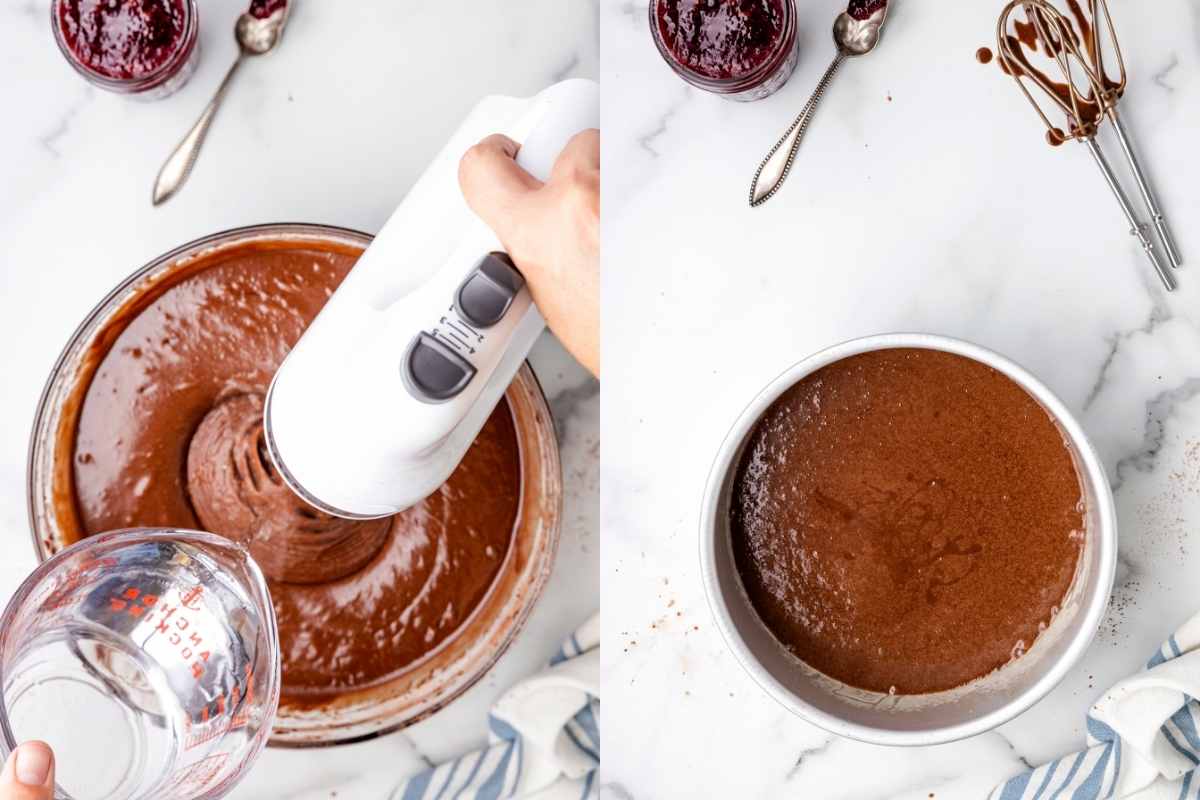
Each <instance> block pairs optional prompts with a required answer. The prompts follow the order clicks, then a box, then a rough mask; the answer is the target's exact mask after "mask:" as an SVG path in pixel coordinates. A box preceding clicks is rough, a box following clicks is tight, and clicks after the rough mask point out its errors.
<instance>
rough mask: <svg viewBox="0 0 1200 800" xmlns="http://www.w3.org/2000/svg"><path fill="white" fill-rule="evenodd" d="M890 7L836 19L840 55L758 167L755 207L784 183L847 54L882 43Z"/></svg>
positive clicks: (752, 192)
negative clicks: (862, 15)
mask: <svg viewBox="0 0 1200 800" xmlns="http://www.w3.org/2000/svg"><path fill="white" fill-rule="evenodd" d="M856 4H857V5H860V6H862V5H864V4H863V3H861V2H858V3H856V2H855V0H851V6H852V7H853V6H855V5H856ZM887 11H888V4H887V3H886V2H885V3H883V4H882V6H881V7H880V8H879V9H878V10H876V11H875V12H874V13H872V14H871V15H870V16H869V17H867V18H866V19H856V18H855V17H854V16H851V14H850V13H849V11H843V12H842V13H841V14H838V17H837V19H836V20H834V22H833V43H834V45H836V46H837V55H836V56H834V58H833V63H832V64H830V65H829V69H827V70H825V74H824V75H823V76H822V77H821V81H820V82H819V83H818V84H817V89H816V91H814V92H813V94H812V97H810V98H809V99H808V102H807V103H805V104H804V108H803V109H802V110H801V111H800V115H799V116H797V117H796V120H795V122H793V123H792V124H791V127H789V128H788V129H787V130H786V131H785V132H784V134H783V136H782V137H781V138H780V140H779V141H778V142H776V143H775V146H774V147H772V148H771V152H769V153H767V157H766V158H765V159H763V162H762V163H761V164H759V165H758V171H757V172H755V173H754V181H753V183H751V184H750V207H751V208H755V207H757V206H760V205H762V204H763V203H765V202H767V201H768V200H770V199H771V198H772V197H774V196H775V193H776V192H778V191H779V188H780V187H781V186H783V182H784V181H785V180H787V176H788V173H789V172H791V170H792V162H793V161H795V160H796V152H797V151H798V150H799V149H800V141H801V140H802V139H803V138H804V133H805V131H807V130H808V123H809V122H811V121H812V118H813V114H814V113H815V112H816V110H817V104H818V103H820V102H821V97H822V96H823V95H824V94H825V89H827V88H828V87H829V82H830V81H832V80H833V76H834V75H835V74H836V73H837V71H838V68H840V67H841V66H842V62H844V61H845V60H846V59H847V58H849V57H851V56H862V55H866V54H867V53H869V52H871V51H872V50H874V49H875V45H877V44H879V35H880V33H881V31H882V29H883V22H884V20H885V19H887Z"/></svg>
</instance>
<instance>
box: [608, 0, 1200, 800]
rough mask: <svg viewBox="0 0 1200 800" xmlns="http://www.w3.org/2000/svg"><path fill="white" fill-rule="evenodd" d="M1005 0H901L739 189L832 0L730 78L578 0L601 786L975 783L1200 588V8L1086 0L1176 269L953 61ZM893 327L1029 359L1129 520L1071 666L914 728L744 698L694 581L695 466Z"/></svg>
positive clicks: (875, 787) (1019, 764)
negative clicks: (592, 94)
mask: <svg viewBox="0 0 1200 800" xmlns="http://www.w3.org/2000/svg"><path fill="white" fill-rule="evenodd" d="M1001 5H1002V3H1001V2H1000V0H996V2H992V3H981V2H978V1H976V2H970V3H966V2H962V3H948V2H939V1H938V0H894V3H893V6H894V8H893V10H892V14H891V17H890V19H889V22H888V30H887V32H886V34H885V38H884V40H883V42H882V43H881V45H880V47H879V49H878V51H877V52H876V53H874V54H872V55H871V56H869V57H867V58H864V59H862V60H857V61H852V62H850V63H848V64H846V65H845V66H844V67H843V69H842V71H841V73H840V74H839V75H838V77H837V80H836V81H835V82H834V85H833V86H832V87H831V89H830V91H829V92H828V93H827V95H826V97H825V100H824V103H823V106H822V107H821V109H820V112H819V114H818V116H817V118H816V120H815V121H814V122H813V125H812V127H811V129H810V131H809V134H808V139H807V141H806V142H805V144H804V146H803V148H802V151H801V153H800V155H799V159H798V161H797V164H796V166H795V169H794V171H793V174H792V176H791V178H790V180H789V182H788V184H787V185H786V186H785V188H784V189H783V191H782V192H781V193H780V194H779V195H778V196H777V197H776V198H774V199H773V200H772V201H771V202H770V203H769V204H768V205H766V206H765V207H763V208H761V209H757V210H754V211H750V210H749V209H748V208H747V206H746V195H747V190H748V187H749V183H750V178H751V176H752V175H753V173H754V168H755V167H756V166H757V163H758V160H759V159H760V158H761V157H762V155H764V154H765V152H766V150H767V148H768V147H769V146H770V145H771V143H772V142H773V141H774V140H775V139H776V138H777V137H778V136H779V135H780V133H782V131H783V129H784V128H785V127H786V126H787V125H788V124H789V122H790V121H791V119H792V118H793V116H794V115H795V114H796V113H797V112H798V111H799V109H800V107H801V106H802V105H803V103H804V101H805V100H806V99H807V97H808V95H809V93H810V92H811V91H812V89H813V87H814V85H815V84H816V81H817V79H818V78H819V77H820V75H821V73H822V72H823V71H824V70H825V68H826V66H827V64H828V62H829V59H830V58H831V57H832V43H831V42H830V38H829V29H830V25H831V23H832V20H833V18H834V16H835V14H836V12H837V10H838V8H837V6H838V3H837V1H836V0H798V6H799V10H800V33H799V35H800V48H801V55H800V63H799V67H798V69H797V71H796V74H795V76H794V77H793V78H792V80H791V82H790V83H788V84H787V86H785V87H784V88H783V90H781V91H780V92H779V93H778V94H776V95H775V96H773V97H771V98H770V99H768V100H765V101H762V102H758V103H753V104H749V105H742V104H736V103H730V102H726V101H724V100H721V99H720V98H718V97H715V96H713V95H709V94H705V93H703V92H700V91H697V90H694V89H691V88H689V87H688V86H686V85H685V84H684V83H682V82H681V81H680V80H679V79H678V78H676V77H675V76H674V74H673V73H672V72H671V71H670V70H669V69H668V67H667V66H666V65H665V64H664V63H663V62H662V60H661V58H660V57H659V55H658V53H657V51H656V50H655V48H654V46H653V44H652V42H651V40H650V35H649V30H648V24H647V13H646V2H645V0H632V1H631V0H603V2H602V5H601V31H602V39H601V49H602V52H603V59H602V71H601V75H602V77H601V80H602V83H603V85H604V96H605V107H604V126H605V136H604V237H605V238H604V246H605V251H604V258H605V287H604V288H605V307H606V310H608V313H607V314H606V317H605V326H604V348H605V354H606V357H605V375H604V380H605V398H606V400H605V403H604V411H603V418H604V437H605V448H604V465H603V468H602V482H603V486H604V489H603V495H602V501H601V516H602V519H603V527H602V536H603V539H604V552H603V559H602V563H603V573H602V578H601V585H602V588H603V593H604V633H605V641H606V648H605V654H604V657H605V674H606V685H605V691H604V696H605V706H606V707H605V717H606V719H609V720H614V719H616V720H619V721H620V723H619V724H620V728H621V732H620V735H619V736H615V737H614V736H609V737H606V741H605V765H604V787H605V789H604V791H605V794H606V796H607V797H611V798H637V800H649V799H650V798H674V797H706V798H707V797H713V798H724V797H737V798H782V797H803V798H821V799H822V800H860V799H861V800H866V799H867V798H884V797H900V798H912V799H914V800H916V799H919V800H927V798H930V797H934V796H936V797H937V798H941V799H944V798H949V797H963V798H967V797H981V796H983V794H984V792H985V790H987V789H990V787H991V786H992V785H994V784H995V783H996V782H997V781H999V780H1001V779H1002V778H1005V777H1007V776H1009V775H1012V774H1014V773H1016V772H1018V771H1020V770H1021V769H1023V766H1024V765H1025V764H1027V763H1032V764H1038V763H1042V762H1044V761H1047V760H1050V759H1052V758H1055V757H1057V756H1059V755H1062V754H1064V753H1066V752H1069V751H1072V750H1075V749H1077V748H1078V747H1079V746H1081V745H1082V741H1083V729H1082V725H1083V720H1084V714H1085V712H1086V710H1087V708H1088V706H1089V705H1090V704H1091V703H1092V701H1093V700H1094V699H1095V698H1096V697H1097V695H1098V694H1099V693H1100V692H1101V691H1102V690H1103V689H1104V688H1106V687H1107V686H1108V685H1110V684H1112V683H1114V682H1115V681H1117V680H1118V679H1120V678H1122V677H1124V676H1126V675H1127V674H1130V673H1132V672H1133V671H1135V670H1136V669H1137V668H1138V667H1139V666H1140V665H1142V664H1143V663H1144V662H1145V660H1146V659H1147V658H1148V657H1149V655H1150V653H1151V652H1152V651H1153V650H1154V649H1155V648H1157V647H1158V645H1159V643H1160V642H1161V641H1162V640H1163V639H1164V638H1165V637H1166V636H1167V634H1169V633H1170V632H1171V631H1172V630H1173V629H1174V628H1175V627H1176V626H1177V625H1178V624H1179V623H1180V622H1182V621H1183V620H1184V619H1186V618H1187V617H1188V616H1190V615H1191V614H1192V613H1193V612H1195V611H1197V610H1198V609H1200V583H1198V582H1197V581H1196V579H1195V576H1196V574H1197V570H1198V569H1200V272H1198V271H1197V270H1198V269H1200V233H1197V228H1196V226H1195V224H1194V223H1195V221H1196V219H1197V218H1198V217H1200V193H1198V192H1197V188H1196V187H1197V186H1198V185H1200V161H1198V160H1197V159H1195V158H1194V157H1193V153H1192V151H1193V150H1194V140H1195V132H1196V130H1197V129H1198V128H1200V69H1198V68H1200V33H1198V32H1200V5H1198V4H1197V3H1196V2H1194V0H1162V1H1161V2H1159V3H1155V4H1154V15H1153V17H1151V15H1149V14H1147V13H1144V12H1145V8H1146V6H1145V4H1144V3H1140V2H1137V0H1111V2H1110V6H1111V8H1112V13H1113V15H1114V17H1115V20H1116V24H1117V26H1118V29H1119V32H1120V35H1121V43H1122V45H1123V48H1124V51H1125V56H1126V59H1127V62H1128V66H1129V71H1130V87H1129V91H1128V95H1127V97H1126V99H1125V101H1124V106H1123V107H1124V116H1125V118H1126V121H1127V122H1128V124H1129V126H1130V127H1131V128H1132V130H1133V133H1134V136H1135V138H1136V141H1137V142H1138V144H1139V146H1140V150H1141V151H1142V153H1143V155H1144V156H1145V161H1146V164H1147V165H1148V167H1149V169H1150V171H1151V174H1152V175H1153V176H1154V178H1155V179H1156V183H1157V185H1158V188H1159V192H1160V195H1161V198H1162V202H1163V204H1164V206H1165V209H1166V211H1167V214H1168V216H1169V218H1170V219H1171V220H1172V221H1173V223H1174V228H1175V231H1176V234H1177V237H1178V239H1179V243H1180V246H1181V248H1182V250H1183V253H1184V256H1185V259H1187V260H1188V262H1189V266H1187V267H1185V269H1183V270H1182V271H1181V272H1180V273H1179V277H1180V281H1181V283H1182V288H1181V289H1180V291H1178V292H1177V293H1175V294H1174V295H1167V294H1165V293H1164V292H1163V291H1162V290H1161V289H1160V287H1159V284H1158V281H1157V279H1156V278H1155V277H1154V275H1153V273H1152V272H1151V271H1150V270H1149V268H1148V266H1147V265H1146V263H1145V262H1144V256H1143V255H1142V253H1141V251H1140V250H1139V249H1138V247H1137V246H1136V244H1135V242H1134V240H1133V239H1132V237H1130V236H1129V234H1128V228H1127V226H1126V225H1125V222H1124V220H1123V218H1122V217H1121V215H1120V212H1119V210H1118V209H1117V207H1116V205H1115V203H1114V200H1113V198H1112V196H1111V195H1110V194H1109V192H1108V190H1107V188H1105V187H1104V185H1103V184H1102V182H1101V178H1100V176H1099V175H1098V174H1097V172H1096V170H1095V166H1094V165H1093V164H1092V162H1091V159H1090V158H1089V156H1088V155H1087V153H1086V152H1085V151H1084V149H1083V148H1082V147H1080V146H1078V145H1071V146H1067V147H1064V148H1061V149H1058V150H1054V149H1051V148H1049V147H1047V146H1046V145H1045V144H1044V141H1043V133H1044V132H1043V130H1042V129H1041V128H1040V127H1039V126H1040V122H1038V120H1037V119H1036V117H1035V116H1034V115H1033V112H1032V110H1031V109H1030V108H1029V107H1028V105H1027V104H1026V101H1025V100H1024V99H1023V98H1022V96H1021V95H1020V93H1019V92H1018V91H1017V89H1016V87H1015V86H1013V85H1012V83H1011V81H1009V80H1008V79H1007V78H1005V77H1003V76H1002V75H1001V74H1000V73H999V71H998V70H997V68H996V66H995V65H994V64H993V65H991V66H989V67H984V66H981V65H979V64H977V63H976V62H975V58H974V55H975V51H976V49H977V48H978V47H980V46H983V45H986V44H989V42H990V41H992V40H993V39H994V28H995V23H996V17H995V15H996V14H997V13H998V12H999V10H1000V6H1001ZM1110 152H1111V153H1112V155H1113V158H1114V159H1115V160H1118V161H1119V159H1118V158H1117V151H1116V150H1115V149H1113V150H1110ZM1135 196H1136V195H1135ZM614 307H619V308H620V314H619V315H614V314H613V313H612V312H611V309H613V308H614ZM888 331H925V332H933V333H940V334H946V335H951V336H957V337H960V338H964V339H968V340H971V341H974V342H977V343H979V344H982V345H985V346H987V347H990V348H992V349H995V350H998V351H1000V352H1001V353H1004V354H1006V355H1007V356H1009V357H1010V358H1012V359H1014V360H1016V361H1018V362H1019V363H1021V364H1023V365H1024V366H1026V367H1027V368H1029V369H1030V370H1032V371H1033V372H1034V373H1035V374H1037V375H1038V376H1040V377H1041V378H1042V379H1043V380H1044V381H1045V382H1046V383H1047V384H1049V386H1050V387H1051V388H1052V389H1053V390H1054V391H1055V392H1056V393H1058V394H1059V396H1060V397H1062V398H1063V399H1064V401H1065V402H1066V403H1067V405H1068V406H1069V407H1070V408H1071V409H1072V410H1073V411H1074V412H1075V413H1077V414H1078V416H1079V418H1080V420H1081V422H1082V424H1083V426H1084V428H1085V429H1086V431H1087V432H1088V434H1089V435H1090V437H1091V438H1092V440H1093V442H1094V444H1095V445H1096V447H1097V449H1098V450H1099V452H1100V453H1101V455H1102V457H1103V461H1104V465H1105V467H1106V469H1107V470H1108V474H1109V476H1110V478H1111V481H1112V484H1113V487H1114V489H1115V493H1116V501H1117V507H1118V511H1119V519H1120V528H1121V531H1120V536H1121V546H1120V566H1119V574H1118V577H1117V586H1116V591H1115V594H1114V599H1113V602H1112V605H1111V608H1110V610H1109V613H1108V616H1107V618H1106V619H1105V621H1104V623H1103V626H1102V628H1101V630H1100V632H1099V635H1098V636H1097V638H1096V640H1095V642H1094V643H1093V644H1092V646H1091V648H1090V649H1089V650H1088V651H1087V654H1086V655H1085V656H1084V658H1083V660H1082V661H1081V662H1080V664H1079V665H1078V666H1077V667H1076V668H1075V669H1074V670H1073V671H1072V672H1071V673H1070V674H1069V676H1068V677H1067V678H1066V680H1065V681H1063V683H1062V684H1061V685H1060V686H1059V687H1058V688H1057V689H1056V690H1054V692H1053V693H1052V694H1051V695H1050V696H1048V697H1047V698H1046V699H1045V700H1043V701H1042V702H1041V703H1039V704H1038V705H1037V706H1035V707H1034V708H1033V709H1031V710H1030V711H1028V712H1027V713H1025V714H1024V715H1022V716H1021V717H1019V718H1018V719H1016V720H1014V721H1012V722H1011V723H1009V724H1007V725H1005V726H1003V727H1002V728H1000V729H999V730H997V731H995V732H992V733H988V734H985V735H980V736H977V737H975V738H973V739H970V740H967V741H962V742H958V743H955V744H950V745H944V746H940V747H931V748H925V749H912V750H907V749H906V750H900V749H888V748H883V747H875V746H870V745H864V744H858V743H855V742H852V741H849V740H844V739H839V738H836V737H834V736H831V735H829V734H827V733H825V732H824V731H822V730H820V729H818V728H816V727H814V726H812V725H809V724H807V723H805V722H804V721H803V720H801V719H799V718H797V717H795V716H792V715H791V714H790V713H788V712H787V711H785V710H783V709H782V708H781V707H779V706H777V705H776V704H775V703H774V702H773V701H772V700H770V699H769V698H767V697H766V695H764V694H763V693H762V692H761V691H760V690H759V689H758V687H757V686H756V685H755V684H754V683H753V682H752V681H751V680H750V679H749V678H748V677H747V676H746V675H745V674H744V673H743V672H742V670H741V668H740V667H739V666H738V665H737V663H736V662H735V660H734V658H733V657H732V655H730V654H729V653H728V652H727V650H726V648H725V646H724V644H723V642H722V640H721V638H720V636H719V634H718V633H717V631H716V630H715V628H714V626H713V624H712V620H711V617H710V614H709V611H708V607H707V604H706V602H705V599H704V595H703V591H702V589H701V585H700V582H699V578H698V553H697V549H698V548H697V529H698V524H699V506H700V501H701V494H702V490H703V486H704V480H705V478H706V476H707V472H708V469H709V466H710V465H711V463H712V460H713V458H714V457H715V455H716V452H717V449H718V446H719V445H720V443H721V440H722V439H723V437H724V436H725V433H726V432H727V430H728V429H729V426H730V425H731V424H732V423H733V421H734V419H735V418H736V417H737V415H738V414H739V412H740V411H741V410H742V408H743V407H744V406H745V405H746V404H747V403H748V402H749V401H750V399H751V398H753V396H754V395H755V394H757V392H758V391H759V390H760V389H761V388H762V387H763V386H765V385H766V384H767V383H768V382H769V381H770V380H771V379H772V378H774V377H775V376H776V375H777V374H779V373H780V372H782V371H783V369H784V368H785V367H787V366H789V365H791V364H792V363H794V362H796V361H798V360H800V359H801V358H803V357H804V356H806V355H808V354H810V353H812V352H815V351H817V350H819V349H822V348H824V347H825V346H827V345H830V344H833V343H835V342H838V341H841V340H845V339H849V338H853V337H856V336H859V335H866V334H871V333H879V332H888Z"/></svg>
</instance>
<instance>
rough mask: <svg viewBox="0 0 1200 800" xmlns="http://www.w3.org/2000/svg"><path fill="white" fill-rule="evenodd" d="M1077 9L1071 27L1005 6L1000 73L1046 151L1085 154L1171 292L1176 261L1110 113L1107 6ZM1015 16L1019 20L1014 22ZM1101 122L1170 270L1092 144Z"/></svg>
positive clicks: (1121, 72) (1111, 41)
mask: <svg viewBox="0 0 1200 800" xmlns="http://www.w3.org/2000/svg"><path fill="white" fill-rule="evenodd" d="M1084 2H1086V3H1087V5H1088V9H1087V11H1085V10H1084V9H1083V8H1082V7H1081V6H1080V0H1067V3H1068V6H1069V8H1070V11H1071V15H1072V16H1073V17H1074V23H1073V22H1072V21H1071V19H1070V18H1068V17H1067V16H1065V15H1064V14H1062V13H1061V12H1060V11H1059V10H1058V9H1057V8H1056V7H1055V6H1054V5H1052V4H1051V3H1050V2H1048V1H1047V0H1012V2H1010V3H1009V4H1008V5H1006V6H1005V7H1004V10H1003V11H1002V12H1001V14H1000V20H999V22H998V23H997V26H996V48H997V54H998V58H999V62H1000V67H1001V69H1003V70H1004V72H1005V73H1007V74H1008V75H1011V76H1012V77H1013V78H1014V79H1015V80H1016V82H1017V85H1018V86H1020V87H1021V91H1022V92H1024V94H1025V96H1026V97H1027V98H1028V99H1029V102H1030V103H1032V104H1033V107H1034V108H1035V109H1036V110H1037V113H1038V116H1040V117H1041V118H1042V121H1043V122H1044V123H1045V124H1046V129H1047V134H1046V138H1047V140H1048V141H1049V142H1050V144H1052V145H1056V146H1057V145H1060V144H1063V143H1064V142H1066V141H1067V140H1069V139H1074V140H1075V141H1078V142H1081V143H1082V144H1084V145H1085V146H1086V147H1087V148H1088V150H1089V151H1090V152H1091V154H1092V157H1093V158H1094V159H1095V161H1096V164H1097V165H1098V166H1099V167H1100V171H1101V173H1103V175H1104V179H1105V181H1106V182H1107V183H1108V186H1109V188H1110V189H1112V192H1113V194H1114V195H1115V196H1116V198H1117V202H1118V203H1119V204H1120V206H1121V210H1122V211H1123V212H1124V213H1125V217H1126V218H1127V219H1128V220H1129V224H1130V226H1131V231H1130V232H1131V233H1132V234H1133V235H1134V236H1136V237H1137V239H1138V241H1139V243H1140V244H1141V246H1142V249H1143V250H1144V251H1145V252H1146V257H1147V258H1149V259H1150V262H1151V264H1152V265H1153V266H1154V269H1155V271H1156V272H1157V273H1158V276H1159V277H1160V278H1161V279H1162V282H1163V285H1164V286H1165V287H1166V288H1167V291H1171V290H1173V289H1174V288H1175V286H1176V281H1175V277H1174V275H1173V274H1172V271H1171V269H1172V268H1178V267H1179V266H1180V265H1181V264H1182V260H1181V258H1180V256H1179V251H1178V249H1177V248H1176V246H1175V241H1174V239H1173V238H1172V236H1171V231H1170V229H1169V228H1168V227H1167V222H1166V219H1165V218H1164V216H1163V213H1162V210H1161V208H1160V206H1159V203H1158V199H1157V197H1155V194H1154V190H1153V189H1152V188H1151V186H1150V183H1149V181H1148V180H1147V179H1146V175H1145V172H1144V171H1143V169H1142V166H1141V163H1140V162H1139V161H1138V157H1137V155H1136V153H1135V152H1134V149H1133V146H1132V144H1131V143H1130V138H1129V133H1128V131H1127V130H1126V128H1125V125H1124V123H1123V122H1122V120H1121V115H1120V113H1119V112H1118V110H1117V105H1118V102H1119V101H1120V99H1121V97H1122V96H1123V95H1124V93H1125V86H1126V73H1125V61H1124V59H1123V57H1122V56H1121V47H1120V44H1119V43H1118V42H1117V34H1116V30H1115V29H1114V27H1113V23H1112V17H1111V16H1110V15H1109V13H1108V4H1107V2H1106V0H1084ZM1018 12H1022V13H1021V14H1018ZM1022 15H1023V16H1024V19H1021V16H1022ZM1039 52H1040V53H1041V54H1042V55H1044V56H1045V57H1046V59H1045V60H1047V61H1049V62H1050V63H1051V64H1053V65H1056V66H1057V67H1058V69H1059V71H1060V72H1061V73H1062V77H1063V79H1064V81H1061V82H1060V81H1056V80H1054V79H1052V78H1051V77H1050V76H1049V75H1047V74H1046V73H1045V72H1043V71H1041V70H1039V69H1037V68H1036V67H1035V66H1034V65H1033V57H1035V56H1037V55H1038V53H1039ZM1110 62H1111V63H1112V65H1113V66H1114V67H1115V75H1116V77H1115V78H1114V77H1112V76H1111V74H1110V72H1109V71H1108V66H1109V63H1110ZM1034 87H1036V88H1037V89H1040V90H1041V93H1042V94H1043V95H1045V97H1047V98H1049V100H1050V110H1049V111H1048V110H1047V108H1046V107H1045V102H1044V100H1043V102H1039V101H1038V98H1037V97H1036V96H1035V93H1034V91H1033V88H1034ZM1055 108H1056V109H1057V110H1058V111H1060V112H1061V113H1062V114H1064V115H1065V116H1066V127H1065V129H1064V128H1062V127H1060V126H1059V125H1057V124H1055V122H1054V121H1053V119H1052V118H1051V114H1052V113H1053V109H1055ZM1106 119H1107V120H1109V121H1111V122H1112V128H1113V131H1114V133H1115V134H1116V138H1117V141H1118V142H1119V143H1120V147H1121V150H1122V152H1124V154H1125V159H1126V160H1127V161H1128V162H1129V168H1130V170H1131V171H1132V172H1133V176H1134V179H1135V180H1136V182H1137V185H1138V190H1139V192H1140V193H1141V195H1142V200H1143V201H1144V202H1145V204H1146V208H1147V209H1148V211H1149V215H1150V219H1151V221H1152V222H1153V223H1154V227H1155V228H1156V229H1157V231H1158V237H1159V239H1160V240H1161V241H1162V245H1163V250H1165V252H1166V257H1167V260H1168V261H1169V262H1170V267H1168V266H1167V264H1166V263H1164V261H1163V258H1162V256H1161V255H1160V253H1159V251H1158V249H1157V248H1156V246H1155V242H1154V239H1153V235H1152V234H1151V232H1150V226H1149V225H1148V224H1147V223H1145V222H1143V221H1142V220H1141V219H1139V217H1138V213H1137V212H1136V211H1135V210H1134V208H1133V205H1132V203H1131V202H1130V200H1129V197H1128V196H1127V195H1126V194H1125V190H1124V189H1123V188H1122V187H1121V183H1120V181H1119V180H1118V179H1117V176H1116V173H1115V172H1114V171H1113V168H1112V165H1111V163H1110V162H1109V160H1108V158H1107V157H1106V156H1105V155H1104V151H1103V150H1102V149H1101V147H1100V144H1099V142H1098V141H1097V140H1096V136H1097V133H1098V132H1099V128H1100V125H1101V124H1102V123H1103V122H1104V120H1106Z"/></svg>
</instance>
